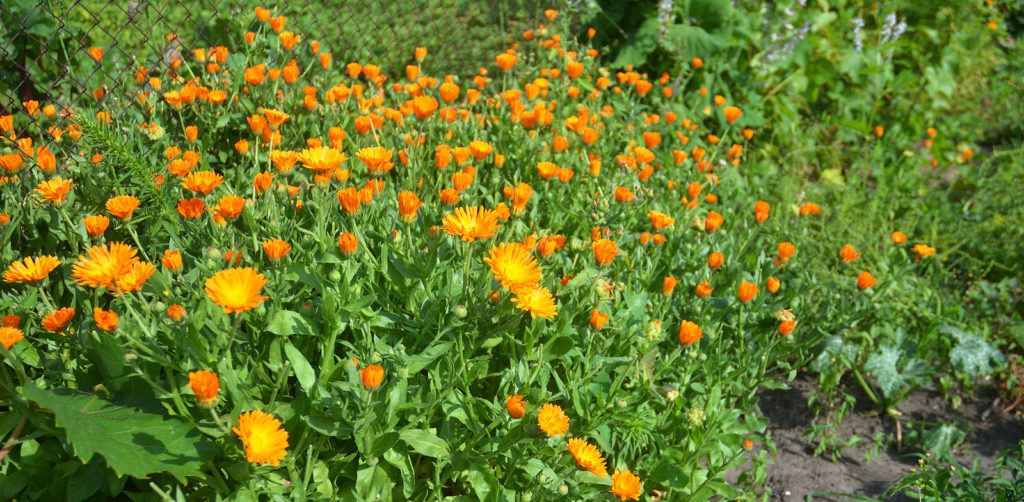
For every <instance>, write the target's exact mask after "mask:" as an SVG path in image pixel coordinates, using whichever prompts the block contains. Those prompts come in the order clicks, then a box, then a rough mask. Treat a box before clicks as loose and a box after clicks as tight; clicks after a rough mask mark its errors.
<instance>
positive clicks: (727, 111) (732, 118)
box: [722, 106, 743, 124]
mask: <svg viewBox="0 0 1024 502" xmlns="http://www.w3.org/2000/svg"><path fill="white" fill-rule="evenodd" d="M722 114H724V115H725V121H726V122H728V123H730V124H731V123H733V122H736V120H738V119H739V118H740V116H741V115H743V110H741V109H739V108H738V107H735V106H727V107H725V108H722Z"/></svg>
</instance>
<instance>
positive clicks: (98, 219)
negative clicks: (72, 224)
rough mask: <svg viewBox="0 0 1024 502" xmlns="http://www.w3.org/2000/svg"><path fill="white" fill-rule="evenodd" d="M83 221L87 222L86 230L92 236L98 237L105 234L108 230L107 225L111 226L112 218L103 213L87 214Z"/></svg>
mask: <svg viewBox="0 0 1024 502" xmlns="http://www.w3.org/2000/svg"><path fill="white" fill-rule="evenodd" d="M82 223H84V224H85V232H86V233H88V234H89V235H90V236H92V237H96V236H99V235H103V232H106V231H107V227H108V226H110V218H107V217H106V216H103V215H102V214H99V215H93V216H86V217H85V218H84V219H83V220H82Z"/></svg>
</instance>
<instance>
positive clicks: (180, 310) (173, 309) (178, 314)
mask: <svg viewBox="0 0 1024 502" xmlns="http://www.w3.org/2000/svg"><path fill="white" fill-rule="evenodd" d="M184 316H185V307H182V306H181V305H178V304H177V303H175V304H174V305H171V306H170V307H167V317H170V318H171V319H172V320H174V321H175V322H177V321H180V320H181V318H182V317H184Z"/></svg>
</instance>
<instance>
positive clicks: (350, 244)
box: [338, 232, 359, 255]
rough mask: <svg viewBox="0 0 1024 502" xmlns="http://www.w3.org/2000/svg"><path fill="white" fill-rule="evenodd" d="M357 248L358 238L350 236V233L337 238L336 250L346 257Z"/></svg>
mask: <svg viewBox="0 0 1024 502" xmlns="http://www.w3.org/2000/svg"><path fill="white" fill-rule="evenodd" d="M358 246H359V238H358V237H356V236H354V235H352V233H351V232H345V233H342V234H341V236H340V237H338V250H340V251H341V252H342V253H345V254H346V255H350V254H352V253H355V252H356V248H357V247H358Z"/></svg>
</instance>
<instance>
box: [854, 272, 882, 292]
mask: <svg viewBox="0 0 1024 502" xmlns="http://www.w3.org/2000/svg"><path fill="white" fill-rule="evenodd" d="M875 284H878V281H877V280H876V279H875V276H873V275H871V274H870V273H869V272H861V273H860V274H858V275H857V287H858V288H860V289H868V288H870V287H871V286H874V285H875Z"/></svg>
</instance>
